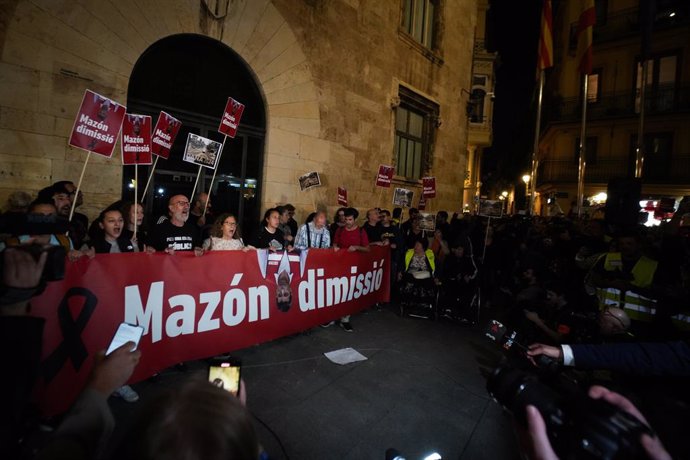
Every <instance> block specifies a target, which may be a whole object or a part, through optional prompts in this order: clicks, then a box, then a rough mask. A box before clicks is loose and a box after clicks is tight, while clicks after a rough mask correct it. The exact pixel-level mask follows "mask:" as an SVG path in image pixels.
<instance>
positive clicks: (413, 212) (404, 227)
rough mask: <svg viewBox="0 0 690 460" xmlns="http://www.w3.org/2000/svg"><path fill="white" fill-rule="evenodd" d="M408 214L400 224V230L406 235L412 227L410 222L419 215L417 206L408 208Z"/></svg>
mask: <svg viewBox="0 0 690 460" xmlns="http://www.w3.org/2000/svg"><path fill="white" fill-rule="evenodd" d="M408 215H409V217H408V219H407V220H406V221H405V222H403V223H402V224H401V225H400V230H401V231H402V233H403V235H407V234H408V233H409V232H410V230H411V229H412V223H413V222H414V221H415V220H417V218H418V217H419V211H418V210H417V208H410V210H409V211H408ZM401 217H402V214H401Z"/></svg>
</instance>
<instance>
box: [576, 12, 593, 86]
mask: <svg viewBox="0 0 690 460" xmlns="http://www.w3.org/2000/svg"><path fill="white" fill-rule="evenodd" d="M595 22H596V11H595V9H594V0H583V1H582V13H580V20H579V21H578V24H577V68H578V70H579V71H580V73H581V74H585V75H589V74H591V73H592V30H593V29H594V23H595Z"/></svg>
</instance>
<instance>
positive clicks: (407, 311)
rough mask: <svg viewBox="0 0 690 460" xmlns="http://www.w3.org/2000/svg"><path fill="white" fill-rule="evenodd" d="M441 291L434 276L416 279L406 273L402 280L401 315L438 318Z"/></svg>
mask: <svg viewBox="0 0 690 460" xmlns="http://www.w3.org/2000/svg"><path fill="white" fill-rule="evenodd" d="M439 293H440V290H439V288H438V286H437V285H436V284H435V283H434V279H433V278H424V279H416V278H414V277H413V276H411V275H409V274H405V275H404V277H403V279H402V281H401V282H400V316H401V317H405V316H410V317H412V318H422V319H431V320H434V321H436V320H438V317H439V311H438V301H439Z"/></svg>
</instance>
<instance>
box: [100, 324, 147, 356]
mask: <svg viewBox="0 0 690 460" xmlns="http://www.w3.org/2000/svg"><path fill="white" fill-rule="evenodd" d="M143 334H144V328H143V327H141V326H135V325H133V324H128V323H120V326H119V327H118V328H117V331H116V332H115V336H114V337H113V340H112V341H111V342H110V345H109V346H108V350H107V351H106V352H105V354H106V356H107V355H109V354H110V353H112V352H113V351H115V350H117V349H118V348H120V347H121V346H122V345H124V344H126V343H127V342H134V348H132V350H131V351H134V350H136V349H137V347H138V346H139V340H141V336H142V335H143Z"/></svg>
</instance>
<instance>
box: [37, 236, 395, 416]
mask: <svg viewBox="0 0 690 460" xmlns="http://www.w3.org/2000/svg"><path fill="white" fill-rule="evenodd" d="M389 260H390V251H389V250H387V249H386V248H380V247H372V248H371V252H369V253H357V252H348V251H343V250H341V251H338V252H335V253H334V251H333V250H328V249H311V250H309V251H304V252H302V253H301V254H290V255H289V256H288V255H287V254H286V253H283V252H279V253H268V252H267V251H265V250H262V251H254V250H252V251H247V252H243V251H217V252H210V253H207V254H205V255H203V256H202V257H194V255H193V254H190V253H181V252H178V253H176V254H174V255H167V254H163V253H156V254H142V253H130V254H99V255H96V257H95V258H94V259H87V258H81V259H79V260H78V261H76V262H74V263H70V262H68V265H67V270H66V276H65V279H64V280H62V281H58V282H53V283H49V284H48V288H47V289H46V290H45V292H44V293H43V294H42V295H41V296H39V297H37V298H35V299H33V300H32V314H34V315H36V316H41V317H44V318H45V319H46V325H45V332H44V341H43V362H42V369H41V373H42V378H41V380H40V382H39V385H38V388H37V394H36V396H37V402H38V403H39V404H40V405H41V407H42V408H43V411H44V413H46V414H55V413H58V412H61V411H63V410H65V409H67V408H68V407H69V405H70V404H71V403H72V402H73V401H74V399H75V398H76V396H77V395H78V393H79V391H80V389H81V388H82V387H83V385H84V383H85V381H86V379H87V377H88V375H89V372H90V371H91V367H92V362H93V359H92V357H93V355H94V354H95V353H96V352H97V351H98V350H101V349H105V348H106V347H107V346H108V344H109V342H110V340H111V339H112V336H113V334H114V333H115V330H116V329H117V327H118V325H119V323H121V322H123V321H124V322H128V323H132V324H139V325H141V326H143V327H144V328H145V332H144V336H143V338H142V339H141V342H140V344H139V348H140V349H141V351H142V357H141V361H140V362H139V365H138V366H137V369H136V370H135V372H134V375H133V376H132V379H131V381H132V382H136V381H139V380H142V379H145V378H147V377H149V376H151V375H153V374H154V373H156V372H159V371H161V370H163V369H165V368H167V367H170V366H172V365H174V364H176V363H180V362H185V361H190V360H195V359H201V358H206V357H210V356H214V355H218V354H221V353H225V352H228V351H232V350H237V349H241V348H245V347H248V346H251V345H255V344H258V343H261V342H265V341H269V340H274V339H276V338H279V337H283V336H286V335H290V334H294V333H297V332H300V331H303V330H305V329H308V328H311V327H314V326H316V325H318V324H322V323H325V322H327V321H330V320H333V319H336V318H340V317H341V316H344V315H347V314H351V313H355V312H357V311H359V310H361V309H363V308H366V307H368V306H370V305H372V304H374V303H375V302H387V301H388V298H389V288H390V287H389V284H388V280H389V279H390V273H389Z"/></svg>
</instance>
